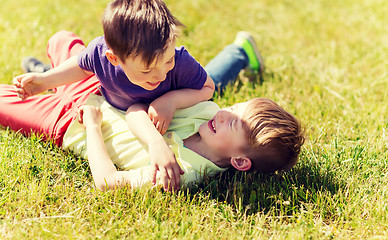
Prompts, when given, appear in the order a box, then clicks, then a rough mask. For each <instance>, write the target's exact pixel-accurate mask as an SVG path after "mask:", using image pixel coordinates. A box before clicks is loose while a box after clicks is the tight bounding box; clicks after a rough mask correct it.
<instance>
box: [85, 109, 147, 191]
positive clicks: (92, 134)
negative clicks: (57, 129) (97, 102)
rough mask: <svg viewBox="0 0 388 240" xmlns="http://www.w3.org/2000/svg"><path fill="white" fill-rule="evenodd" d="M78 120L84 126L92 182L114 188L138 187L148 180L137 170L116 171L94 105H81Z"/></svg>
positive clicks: (100, 186) (98, 186)
mask: <svg viewBox="0 0 388 240" xmlns="http://www.w3.org/2000/svg"><path fill="white" fill-rule="evenodd" d="M80 110H81V111H80V121H81V122H82V123H83V124H84V126H85V127H86V133H87V137H86V143H87V153H88V159H89V166H90V169H91V172H92V175H93V180H94V184H95V185H96V187H97V188H98V189H100V190H103V191H104V190H108V189H114V188H117V187H122V186H125V185H127V184H129V185H130V186H132V187H139V186H141V185H143V184H144V183H147V182H150V179H149V174H145V175H144V174H141V173H139V171H136V170H133V171H117V169H116V167H115V166H114V164H113V162H112V160H111V159H110V157H109V155H108V153H107V151H106V148H105V144H104V140H103V137H102V132H101V123H102V113H101V112H100V110H99V109H98V108H96V107H91V106H83V107H81V109H80Z"/></svg>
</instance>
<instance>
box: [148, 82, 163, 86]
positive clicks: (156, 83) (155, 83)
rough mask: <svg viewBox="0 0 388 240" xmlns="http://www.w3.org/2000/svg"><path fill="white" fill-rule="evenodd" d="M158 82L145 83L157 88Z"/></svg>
mask: <svg viewBox="0 0 388 240" xmlns="http://www.w3.org/2000/svg"><path fill="white" fill-rule="evenodd" d="M160 82H161V81H158V82H154V83H152V82H147V83H148V84H149V85H150V86H152V87H156V86H158V85H159V84H160Z"/></svg>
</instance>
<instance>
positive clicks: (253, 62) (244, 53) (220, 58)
mask: <svg viewBox="0 0 388 240" xmlns="http://www.w3.org/2000/svg"><path fill="white" fill-rule="evenodd" d="M246 67H249V68H250V69H251V70H253V71H254V72H256V73H258V74H259V77H260V78H262V74H263V71H264V60H263V57H262V56H261V54H260V52H259V50H258V48H257V46H256V42H255V40H254V39H253V37H252V35H251V34H250V33H248V32H239V33H237V35H236V39H235V40H234V42H233V43H232V44H230V45H228V46H226V47H225V48H224V49H223V50H222V51H221V52H220V53H219V54H218V55H217V56H216V57H215V58H213V59H212V60H211V61H210V62H209V63H208V65H206V67H205V69H206V71H207V73H208V74H209V75H210V77H211V78H212V79H213V80H214V83H215V85H216V91H220V92H222V90H223V89H224V88H225V87H226V86H227V85H228V84H229V83H232V82H234V81H235V80H236V78H237V76H238V74H239V73H240V71H241V70H242V69H244V68H246Z"/></svg>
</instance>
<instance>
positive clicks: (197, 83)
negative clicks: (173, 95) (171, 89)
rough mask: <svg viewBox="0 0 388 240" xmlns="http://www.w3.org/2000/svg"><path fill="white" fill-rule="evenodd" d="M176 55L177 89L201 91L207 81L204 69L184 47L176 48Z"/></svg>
mask: <svg viewBox="0 0 388 240" xmlns="http://www.w3.org/2000/svg"><path fill="white" fill-rule="evenodd" d="M176 55H177V56H176V58H175V59H176V62H175V71H176V81H177V82H176V84H177V88H192V89H201V88H202V87H203V85H204V84H205V82H206V79H207V73H206V71H205V69H204V68H203V67H202V66H201V64H200V63H199V62H198V61H197V60H195V58H194V57H193V56H191V55H190V53H189V52H188V51H187V50H186V49H185V48H184V47H180V48H177V49H176Z"/></svg>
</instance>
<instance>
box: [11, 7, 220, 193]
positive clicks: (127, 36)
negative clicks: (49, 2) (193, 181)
mask: <svg viewBox="0 0 388 240" xmlns="http://www.w3.org/2000/svg"><path fill="white" fill-rule="evenodd" d="M102 24H103V29H104V36H103V37H98V38H96V39H94V40H93V41H92V42H91V43H90V44H89V45H88V47H87V48H86V49H83V50H81V51H79V50H78V49H82V47H79V46H77V48H75V50H76V51H77V54H72V53H69V54H70V55H71V56H72V57H70V58H69V59H68V60H66V61H64V62H63V63H62V64H60V65H59V64H58V63H59V62H62V60H63V59H60V58H58V57H56V56H57V55H59V56H65V55H66V54H62V53H61V52H60V51H62V50H64V48H62V47H61V46H60V45H61V44H62V43H65V44H66V43H67V42H74V43H75V44H77V45H79V44H80V45H83V43H82V41H81V39H80V38H79V37H77V36H75V35H74V34H72V33H70V32H65V31H62V32H59V33H57V34H55V35H54V36H53V37H52V38H51V40H50V42H53V43H54V44H51V45H49V47H48V48H52V49H48V52H49V57H50V58H51V60H52V63H53V64H54V65H53V66H55V68H53V69H51V70H49V71H47V72H44V73H27V74H24V75H21V76H17V77H15V78H14V85H15V87H16V91H17V94H18V96H19V97H20V98H21V99H23V100H25V99H27V98H28V97H30V96H32V95H35V94H38V93H41V92H44V91H46V90H48V89H53V88H56V87H58V86H61V85H66V84H72V83H75V82H77V83H78V84H81V85H82V84H83V81H85V80H89V79H90V78H95V76H96V77H97V79H98V81H99V82H96V83H95V86H96V87H99V89H100V92H101V94H102V95H103V96H104V97H105V98H106V100H107V101H108V102H109V103H110V104H112V105H113V106H114V107H116V108H118V109H120V110H124V111H127V110H128V109H129V107H130V106H131V105H132V104H134V103H144V104H146V105H144V108H142V109H136V111H134V112H132V111H127V117H126V119H127V123H128V126H129V128H130V129H131V130H132V132H134V133H135V134H136V136H138V137H139V138H140V139H141V140H142V141H143V142H144V143H145V144H147V145H148V147H149V150H150V156H151V165H152V166H153V167H154V171H153V175H154V177H153V178H154V179H155V175H156V172H157V171H158V170H159V171H160V172H161V174H162V178H163V179H164V180H165V183H166V185H167V182H168V181H169V180H171V184H172V185H173V186H179V181H180V174H183V171H182V170H181V169H180V167H179V165H178V164H177V162H176V160H175V157H174V154H173V153H172V151H171V150H170V149H169V148H168V146H167V144H166V143H165V142H164V139H163V137H162V135H161V134H164V133H165V132H166V130H167V128H168V126H169V124H170V122H171V119H172V117H173V115H174V112H175V110H176V109H180V108H185V107H189V106H192V105H193V104H196V103H198V102H201V101H204V100H208V99H210V98H211V97H212V96H213V92H214V88H215V87H214V83H213V81H212V79H211V78H210V77H209V76H208V75H207V73H206V71H205V69H203V68H202V67H201V65H200V64H199V63H198V62H197V61H196V60H195V59H194V58H193V57H192V56H191V55H190V54H189V53H188V52H187V51H186V49H185V48H184V47H180V48H175V41H176V36H177V34H178V30H179V28H180V27H181V26H182V24H181V23H180V22H179V21H178V20H176V19H175V18H174V16H172V14H171V13H170V11H169V10H168V9H167V7H166V6H165V4H164V2H163V1H161V0H114V1H112V2H110V3H109V4H108V6H107V8H106V10H105V12H104V16H103V20H102ZM65 51H68V50H67V49H65ZM73 55H74V56H73ZM53 58H54V59H57V62H55V61H54V60H53ZM58 60H59V61H58ZM94 93H96V92H94ZM47 107H48V106H47ZM34 117H35V119H33V120H31V121H34V122H40V121H42V120H43V119H42V118H44V116H43V115H36V116H34Z"/></svg>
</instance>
